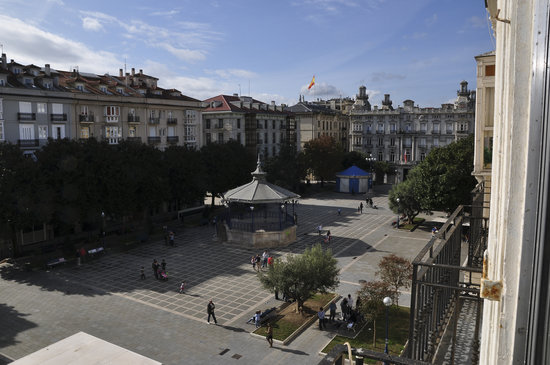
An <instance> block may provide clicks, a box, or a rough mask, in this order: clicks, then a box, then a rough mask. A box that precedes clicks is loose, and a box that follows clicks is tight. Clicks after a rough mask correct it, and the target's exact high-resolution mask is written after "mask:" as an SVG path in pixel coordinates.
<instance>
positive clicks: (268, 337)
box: [265, 322, 273, 347]
mask: <svg viewBox="0 0 550 365" xmlns="http://www.w3.org/2000/svg"><path fill="white" fill-rule="evenodd" d="M265 339H266V340H267V343H269V347H273V326H272V325H271V323H270V322H268V323H267V334H266V335H265Z"/></svg>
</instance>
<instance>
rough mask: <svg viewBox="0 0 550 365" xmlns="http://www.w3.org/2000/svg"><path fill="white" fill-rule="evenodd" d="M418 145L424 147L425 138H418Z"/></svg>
mask: <svg viewBox="0 0 550 365" xmlns="http://www.w3.org/2000/svg"><path fill="white" fill-rule="evenodd" d="M420 147H426V138H420Z"/></svg>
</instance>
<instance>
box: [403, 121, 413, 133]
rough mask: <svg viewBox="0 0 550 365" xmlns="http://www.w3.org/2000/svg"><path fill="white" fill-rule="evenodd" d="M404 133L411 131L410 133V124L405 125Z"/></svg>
mask: <svg viewBox="0 0 550 365" xmlns="http://www.w3.org/2000/svg"><path fill="white" fill-rule="evenodd" d="M405 131H406V132H411V131H412V129H411V123H407V124H405Z"/></svg>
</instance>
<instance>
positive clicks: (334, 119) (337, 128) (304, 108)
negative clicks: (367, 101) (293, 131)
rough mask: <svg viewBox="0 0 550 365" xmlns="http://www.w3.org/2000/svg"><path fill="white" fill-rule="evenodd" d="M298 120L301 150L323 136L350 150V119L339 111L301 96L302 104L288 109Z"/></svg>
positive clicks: (299, 146)
mask: <svg viewBox="0 0 550 365" xmlns="http://www.w3.org/2000/svg"><path fill="white" fill-rule="evenodd" d="M287 110H288V111H290V112H292V113H294V114H295V115H296V119H297V120H298V126H299V127H298V130H299V132H298V140H299V141H300V143H299V144H298V148H299V150H302V149H303V148H304V145H305V144H306V142H309V141H311V140H313V139H316V138H319V137H321V136H330V137H333V138H334V139H335V140H336V141H337V142H338V143H341V144H342V145H343V146H344V148H345V149H346V150H347V149H348V124H349V118H348V117H347V116H346V115H345V114H342V112H341V111H340V110H338V109H332V108H330V107H328V106H325V105H322V104H321V103H315V102H307V101H305V100H304V98H303V97H302V96H300V102H299V103H297V104H295V105H292V106H290V107H288V108H287Z"/></svg>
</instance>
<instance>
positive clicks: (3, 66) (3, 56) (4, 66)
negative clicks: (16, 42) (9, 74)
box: [2, 53, 8, 69]
mask: <svg viewBox="0 0 550 365" xmlns="http://www.w3.org/2000/svg"><path fill="white" fill-rule="evenodd" d="M7 67H8V66H7V62H6V54H5V53H2V68H3V69H6V68H7Z"/></svg>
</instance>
